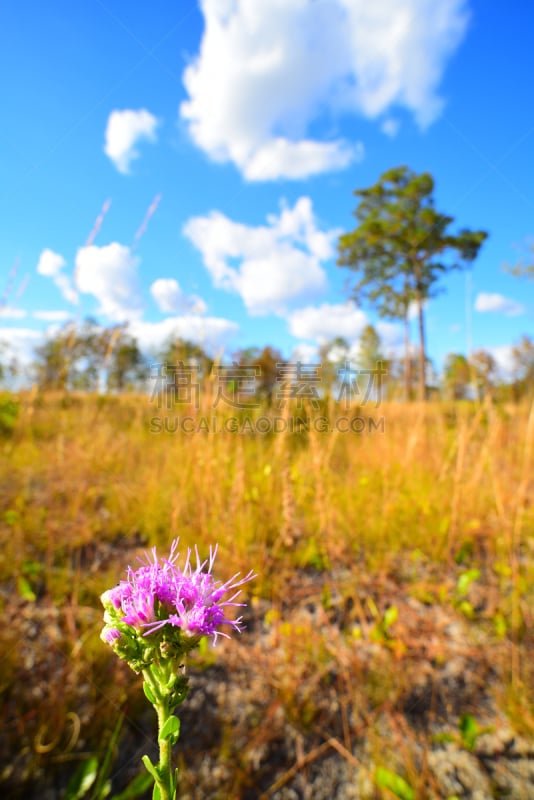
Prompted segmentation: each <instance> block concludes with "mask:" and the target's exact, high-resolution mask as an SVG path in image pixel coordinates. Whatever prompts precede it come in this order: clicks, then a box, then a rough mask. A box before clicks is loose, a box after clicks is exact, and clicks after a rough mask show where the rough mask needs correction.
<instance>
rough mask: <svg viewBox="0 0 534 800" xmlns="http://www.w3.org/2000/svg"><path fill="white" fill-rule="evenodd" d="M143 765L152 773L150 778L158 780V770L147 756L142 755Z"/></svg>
mask: <svg viewBox="0 0 534 800" xmlns="http://www.w3.org/2000/svg"><path fill="white" fill-rule="evenodd" d="M141 761H142V762H143V764H144V765H145V769H146V770H147V772H149V773H150V774H151V775H152V778H153V779H154V780H155V781H156V782H157V781H159V780H160V777H159V774H158V771H157V769H156V767H155V766H154V764H153V763H152V761H151V760H150V758H149V757H148V756H143V758H142V759H141Z"/></svg>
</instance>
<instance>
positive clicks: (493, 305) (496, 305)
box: [475, 292, 525, 317]
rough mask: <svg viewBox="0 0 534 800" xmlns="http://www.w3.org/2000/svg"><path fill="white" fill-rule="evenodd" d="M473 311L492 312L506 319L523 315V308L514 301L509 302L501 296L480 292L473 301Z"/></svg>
mask: <svg viewBox="0 0 534 800" xmlns="http://www.w3.org/2000/svg"><path fill="white" fill-rule="evenodd" d="M475 311H480V312H486V311H493V312H496V313H498V314H505V315H506V316H507V317H518V316H519V315H520V314H524V313H525V307H524V306H523V305H521V303H518V302H517V301H516V300H510V298H508V297H504V295H502V294H490V293H487V292H480V294H478V295H477V297H476V300H475Z"/></svg>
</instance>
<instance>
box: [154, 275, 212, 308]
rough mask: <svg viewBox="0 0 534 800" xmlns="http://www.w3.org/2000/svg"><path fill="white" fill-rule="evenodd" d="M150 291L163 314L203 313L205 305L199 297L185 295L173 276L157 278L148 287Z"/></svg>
mask: <svg viewBox="0 0 534 800" xmlns="http://www.w3.org/2000/svg"><path fill="white" fill-rule="evenodd" d="M150 293H151V295H152V297H153V298H154V300H155V301H156V304H157V306H158V308H159V310H160V311H161V312H162V313H163V314H177V313H179V312H180V311H185V310H187V311H190V312H193V313H196V314H205V313H206V311H207V306H206V303H205V302H204V300H202V298H201V297H197V296H196V295H186V294H185V293H184V292H183V291H182V289H181V288H180V284H179V283H178V281H177V280H175V279H174V278H158V280H156V281H154V283H153V284H152V285H151V287H150Z"/></svg>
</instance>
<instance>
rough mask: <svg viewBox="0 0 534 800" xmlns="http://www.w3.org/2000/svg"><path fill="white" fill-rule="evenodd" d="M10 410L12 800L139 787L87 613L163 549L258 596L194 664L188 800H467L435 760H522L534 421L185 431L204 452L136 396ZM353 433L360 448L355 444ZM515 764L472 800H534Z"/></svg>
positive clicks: (384, 410)
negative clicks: (88, 778)
mask: <svg viewBox="0 0 534 800" xmlns="http://www.w3.org/2000/svg"><path fill="white" fill-rule="evenodd" d="M9 400H11V401H13V400H14V401H15V402H16V403H17V404H18V413H17V414H16V418H15V416H14V415H13V416H9V418H8V419H7V421H6V420H5V419H4V423H3V433H2V434H1V435H2V438H1V439H0V447H1V451H2V458H1V459H0V498H1V515H0V532H1V537H2V547H1V554H0V573H1V594H0V598H1V602H2V608H3V617H4V625H3V626H2V629H1V634H0V636H1V644H0V646H1V649H2V653H3V657H2V659H1V660H0V687H1V690H2V718H3V721H4V724H3V729H4V735H3V737H2V738H3V742H2V745H1V750H2V764H3V767H2V775H1V780H2V782H3V783H4V786H5V787H7V788H6V791H7V792H8V794H9V796H12V797H19V796H20V797H26V798H32V797H45V796H46V797H75V796H76V797H94V798H97V797H103V796H105V794H104V793H102V792H103V791H104V790H103V788H102V787H103V786H104V778H106V777H107V775H108V774H109V775H111V776H112V778H113V792H115V794H117V792H118V791H119V789H120V788H122V787H123V785H124V781H125V780H126V778H127V777H128V779H129V778H131V777H132V776H133V775H135V774H136V771H139V765H138V760H137V759H135V760H132V756H133V755H134V754H135V753H136V748H137V745H138V741H137V740H138V739H139V738H141V739H143V737H145V738H146V737H147V736H148V737H150V735H151V734H150V724H151V720H150V719H149V718H148V717H146V714H145V709H144V703H143V698H142V692H140V683H139V679H138V678H137V677H136V676H135V675H134V674H133V673H132V672H130V671H129V670H128V669H127V668H126V667H124V665H123V664H121V663H120V662H119V663H117V662H118V659H116V657H115V656H114V655H113V654H112V653H111V652H110V651H109V649H108V648H106V647H105V645H104V644H103V643H102V642H101V641H100V639H99V633H100V630H101V627H102V609H101V605H100V602H99V596H100V594H101V592H102V591H103V590H105V589H107V588H109V587H111V586H113V585H114V584H116V583H117V582H118V580H119V579H120V578H121V577H122V576H123V572H124V569H125V567H126V566H127V564H129V563H133V562H134V561H135V557H136V555H137V554H138V553H139V552H141V551H142V550H143V549H144V548H145V547H147V546H153V545H157V546H158V548H161V551H162V552H165V551H166V550H167V549H168V547H169V544H170V542H171V540H172V539H173V538H174V537H177V536H179V537H180V541H181V545H182V546H183V548H184V549H185V548H187V547H188V546H194V545H195V544H196V545H198V547H199V550H200V552H201V554H202V555H207V552H208V547H209V545H210V544H214V543H218V545H219V553H218V558H217V564H216V572H217V577H220V578H221V579H225V578H226V577H229V576H230V575H232V574H234V573H235V572H236V571H241V572H243V573H246V572H248V570H249V569H253V570H254V571H255V572H256V573H257V575H258V577H257V579H256V580H255V581H253V582H252V583H251V584H250V585H249V587H247V592H246V594H247V597H246V598H245V599H246V600H247V602H248V603H249V607H248V610H247V612H246V616H247V622H248V630H247V631H245V632H244V633H243V634H241V635H240V636H239V637H238V639H234V640H232V641H231V642H225V643H224V644H223V645H222V646H221V647H219V646H218V647H217V648H216V650H215V651H213V650H211V648H209V649H203V650H202V651H201V653H200V655H199V656H197V657H195V660H194V664H193V665H192V674H193V678H194V680H193V691H192V693H191V698H190V700H189V701H188V703H191V706H190V707H188V708H185V707H184V715H185V717H184V723H185V721H186V720H189V725H190V727H189V730H190V731H191V734H190V736H189V737H188V735H187V726H186V725H185V724H183V726H182V730H183V740H182V739H181V740H180V743H179V745H178V748H177V749H178V751H179V752H180V753H181V754H182V755H181V756H180V763H181V766H182V775H183V784H182V785H183V792H184V796H187V797H191V798H196V797H198V798H203V797H205V798H209V797H213V798H216V797H220V798H222V799H223V800H224V799H225V798H259V797H273V798H275V797H276V798H285V797H287V798H291V797H302V798H306V797H308V798H312V800H313V799H314V798H320V797H323V796H324V797H327V796H328V795H327V794H321V793H320V790H319V788H317V787H318V785H319V784H317V782H315V783H314V781H315V780H316V777H314V776H315V772H314V769H318V768H319V766H320V765H321V764H323V765H324V764H325V763H326V762H327V761H328V758H329V757H330V756H332V757H334V756H335V757H336V758H337V759H340V760H341V762H343V765H344V766H343V768H344V769H349V770H352V772H351V774H352V775H353V777H352V778H351V779H347V781H348V783H350V780H353V781H354V782H355V783H354V785H356V783H357V785H358V789H357V792H359V794H358V793H356V789H355V790H354V791H355V793H354V794H353V795H351V794H346V795H345V794H343V793H342V790H341V789H339V790H338V794H337V795H336V796H338V797H345V796H346V797H349V796H351V797H352V796H353V797H362V798H363V797H368V798H391V797H400V798H414V799H415V798H421V799H422V798H444V800H446V798H452V797H473V798H474V797H476V795H475V794H469V793H468V789H466V790H465V792H464V793H463V794H461V793H460V791H459V790H458V789H454V787H453V789H452V790H451V789H450V788H447V786H448V784H447V779H446V776H445V777H444V772H443V769H444V768H443V764H442V765H441V766H440V764H439V763H438V761H439V758H438V756H439V754H440V753H443V752H445V753H447V752H449V751H451V752H452V751H454V754H455V755H454V758H457V757H459V755H458V754H464V755H465V757H466V758H468V759H473V760H474V761H473V763H475V762H477V764H478V765H479V766H480V764H482V765H483V762H484V758H483V755H481V754H480V752H479V750H480V748H482V749H483V748H484V746H486V747H489V746H490V744H488V743H491V742H493V744H492V745H491V746H492V747H493V745H494V740H495V737H496V736H498V735H499V732H504V733H503V735H502V736H501V738H502V740H503V742H505V743H506V741H508V742H509V741H511V740H510V737H512V738H513V737H514V736H515V737H516V744H517V742H523V741H527V742H528V741H529V740H530V741H531V740H532V738H533V737H534V693H533V688H534V639H533V626H532V615H533V599H534V504H533V500H534V450H533V445H534V412H533V411H532V409H531V408H529V407H528V405H525V406H517V407H513V406H510V407H499V406H494V405H491V404H490V403H486V404H482V405H474V404H471V403H465V404H462V403H458V404H452V403H451V404H444V403H429V404H427V405H425V406H420V405H417V404H411V405H401V404H395V405H387V404H382V405H381V406H380V407H379V408H374V407H369V408H365V409H351V410H350V411H348V412H346V413H345V414H344V416H345V417H346V419H347V420H348V422H344V423H343V424H342V425H339V426H338V427H339V429H338V427H336V419H337V418H338V417H339V410H337V411H336V410H335V409H334V408H333V407H331V408H330V407H328V404H325V405H324V407H323V408H322V409H321V415H322V416H323V417H325V418H327V419H328V420H329V422H328V426H329V427H332V428H333V430H332V431H330V430H329V431H323V430H317V429H316V428H317V427H320V426H314V425H313V424H312V425H310V426H309V428H310V429H309V430H306V427H307V426H306V425H302V424H301V425H300V426H299V425H295V426H294V430H293V432H292V433H288V432H287V430H286V431H285V432H283V431H280V432H272V430H271V432H267V433H264V434H263V433H258V432H257V428H256V430H254V426H253V425H252V426H251V424H250V423H246V421H244V420H243V419H242V417H239V418H237V422H236V423H235V427H236V430H221V431H220V432H214V431H213V429H214V428H217V426H219V425H220V427H223V423H222V417H221V416H220V415H219V416H218V418H217V420H214V419H213V417H214V411H213V409H212V408H211V407H210V408H208V407H206V409H204V410H202V409H201V410H199V411H197V412H195V419H198V418H200V417H202V416H204V417H205V418H206V419H207V420H209V422H206V423H205V424H204V427H203V428H202V426H200V429H199V426H198V425H197V423H196V422H195V423H191V425H190V426H189V427H190V428H193V430H192V431H191V432H187V433H186V432H184V431H182V430H180V427H179V426H178V430H177V431H176V432H168V431H169V430H170V431H173V426H174V424H175V419H174V418H175V411H174V410H171V411H167V412H165V414H166V416H167V418H168V419H167V423H166V427H167V429H166V430H165V429H164V428H165V425H164V423H163V421H162V420H163V415H162V412H161V410H157V409H156V408H155V407H154V405H153V404H151V403H149V401H148V400H147V398H144V397H132V396H124V397H114V396H109V397H92V396H85V397H84V396H76V395H70V396H62V395H57V396H55V395H39V394H38V393H28V394H25V395H21V396H20V397H16V398H5V399H4V400H3V403H4V407H5V404H6V403H8V402H9ZM176 413H178V412H176ZM179 413H180V415H182V411H180V412H179ZM277 414H278V416H279V419H285V420H286V421H287V419H288V413H287V411H286V412H280V411H279V412H277ZM273 415H274V412H272V411H269V410H258V412H257V414H256V419H257V417H258V416H262V417H263V419H270V418H272V417H273ZM336 415H337V416H336ZM5 416H6V415H4V417H5ZM155 417H157V420H156V421H155ZM356 418H358V419H361V420H363V422H362V423H361V424H359V423H358V424H356V425H353V427H354V428H355V429H356V430H357V431H358V432H354V430H353V431H350V430H345V429H346V428H347V427H348V428H349V429H350V420H354V419H356ZM370 419H372V423H369V420H370ZM262 425H263V426H264V427H265V428H266V427H268V426H267V423H265V422H264V423H262ZM208 426H211V430H210V431H207V430H206V428H207V427H208ZM273 426H274V423H273V425H272V426H271V427H273ZM279 427H280V428H281V427H283V425H282V424H280V425H279ZM218 669H219V670H220V672H221V675H222V676H223V677H222V678H221V680H219V681H216V683H217V685H218V686H219V688H218V689H217V690H216V691H217V692H223V689H222V686H223V685H224V684H225V680H228V683H227V686H228V691H226V693H225V694H224V697H222V699H221V697H219V699H218V700H217V708H218V709H219V712H220V713H219V712H218V714H219V715H218V717H217V737H216V739H215V740H211V739H209V737H208V738H207V739H206V740H205V741H204V740H202V737H201V736H199V735H197V734H195V733H194V730H195V721H194V713H193V711H194V688H195V685H197V684H196V683H195V681H196V682H197V683H198V687H199V688H198V692H199V694H198V697H201V696H202V697H205V696H206V693H208V694H209V692H208V688H209V686H211V685H212V684H213V683H214V677H213V676H217V674H218V673H217V670H218ZM224 676H226V678H225V677H224ZM228 676H230V677H228ZM236 676H237V677H239V680H240V681H241V688H242V691H243V692H245V693H246V692H250V696H249V694H246V696H245V694H243V695H242V696H241V695H239V694H236V693H235V692H234V700H233V702H234V706H235V704H238V705H239V707H240V711H239V713H238V712H237V711H236V709H235V707H234V706H232V692H233V687H234V686H235V681H236V680H237V677H236ZM203 681H204V683H203ZM447 681H448V683H447ZM207 687H208V688H207ZM213 691H215V689H214V690H213ZM236 691H237V690H236ZM225 709H226V710H225ZM224 710H225V711H224ZM204 711H205V709H204ZM223 711H224V713H223ZM121 719H122V721H123V724H122V728H121V730H120V731H119V729H118V727H117V720H121ZM288 725H289V726H290V728H291V731H292V732H293V733H292V734H291V736H292V737H293V738H292V739H291V741H289V739H288V738H287V730H288V728H287V726H288ZM147 726H148V727H147ZM486 728H488V730H485V729H486ZM147 730H148V733H147ZM284 731H285V733H284ZM284 737H285V738H284ZM506 737H508V739H507V738H506ZM290 738H291V737H290ZM182 742H183V743H182ZM288 742H289V743H288ZM484 742H486V745H484ZM251 743H252V744H251ZM281 743H282V744H283V746H282V745H281ZM197 744H198V747H197ZM141 746H142V743H141ZM504 746H507V745H506V744H505V745H503V747H504ZM525 746H526V745H525ZM202 748H204V750H202ZM447 748H448V749H447ZM477 748H479V749H478V750H477ZM494 749H495V748H494ZM527 749H528V748H527ZM492 752H493V751H492ZM462 757H463V755H462ZM451 758H452V756H451ZM518 758H519V757H518ZM522 758H523V760H524V761H525V763H526V764H527V766H526V767H525V769H526V772H525V774H524V776H523V777H522V778H521V777H520V778H519V779H517V776H516V777H515V778H514V780H515V783H513V782H512V783H510V786H512V789H510V791H511V792H512V793H511V794H510V793H508V794H506V793H505V788H503V786H505V784H504V783H503V781H501V782H500V783H499V780H500V778H499V775H498V774H496V773H495V770H494V769H493V768H491V769H490V767H489V766H488V765H487V764H486V767H487V768H486V772H485V773H484V775H486V774H487V779H488V786H490V789H488V790H487V791H491V792H494V794H486V795H484V794H481V795H480V797H486V796H489V797H492V796H495V797H505V796H507V797H522V796H524V797H525V798H528V797H532V796H534V794H532V792H534V766H533V765H534V751H533V752H532V753H530V751H528V752H526V755H525V754H524V757H522ZM91 759H92V760H91ZM106 759H107V761H106ZM202 759H204V760H205V759H208V761H209V764H210V765H211V766H212V769H211V774H212V775H213V770H214V769H215V768H217V769H219V773H218V779H217V780H218V786H219V788H218V789H217V790H215V789H212V788H209V786H210V784H209V780H208V782H207V783H205V784H202V783H201V782H200V783H199V781H201V778H200V777H199V776H200V775H201V774H202V770H203V769H204V767H203V766H202V763H203V762H202ZM436 759H438V760H436ZM516 760H518V759H516ZM88 763H91V764H93V765H95V764H98V765H100V772H99V777H98V778H97V780H96V782H94V783H93V784H92V788H90V789H88V791H87V792H86V793H85V794H83V793H82V794H80V793H78V794H75V793H74V790H72V784H71V789H70V790H69V791H70V794H69V793H68V792H67V790H66V789H65V786H66V783H67V781H68V780H69V779H72V780H74V779H73V778H72V776H73V775H75V774H76V772H77V770H78V771H79V770H80V768H83V765H87V764H88ZM206 763H207V762H206ZM469 763H471V762H469ZM484 763H485V762H484ZM459 769H460V767H458V768H457V772H458V770H459ZM221 770H222V772H221ZM529 770H530V772H529ZM104 773H106V775H104ZM221 776H222V777H221ZM529 776H530V777H529ZM99 780H100V783H101V786H100V785H99V784H98V781H99ZM451 780H452V778H451ZM480 780H482V778H481V779H480ZM503 780H504V779H503ZM510 780H512V779H510ZM531 780H532V781H533V783H530V781H531ZM347 781H346V783H347ZM348 783H347V785H348ZM202 785H204V789H202V788H198V787H199V786H202ZM451 785H452V784H451ZM306 786H307V787H308V788H306ZM117 787H118V788H117ZM195 787H197V788H195ZM206 787H208V788H206ZM303 787H304V788H303ZM310 787H311V788H310ZM314 787H315V788H314ZM514 787H515V788H514ZM518 787H520V788H518ZM523 788H524V794H523ZM45 789H46V791H45ZM80 791H81V790H80ZM99 791H100V792H101V793H100V794H99V793H98V792H99ZM326 791H327V790H325V792H326ZM343 791H345V790H343ZM46 792H48V794H47V793H46ZM284 792H286V794H284ZM291 792H293V794H291ZM306 792H307V793H306ZM499 792H500V793H499ZM514 792H515V794H514ZM529 792H531V793H530V794H529ZM131 796H133V795H131ZM331 796H334V795H331Z"/></svg>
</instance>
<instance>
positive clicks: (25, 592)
mask: <svg viewBox="0 0 534 800" xmlns="http://www.w3.org/2000/svg"><path fill="white" fill-rule="evenodd" d="M17 586H18V590H19V594H20V596H21V597H22V599H23V600H27V601H28V602H29V603H34V602H35V601H36V600H37V596H36V594H35V592H34V591H33V589H32V587H31V586H30V583H29V581H28V580H27V579H26V578H25V577H24V576H23V575H21V576H20V577H19V579H18V581H17Z"/></svg>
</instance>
